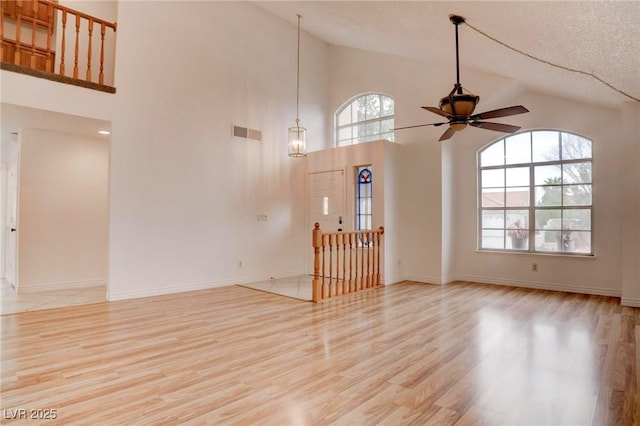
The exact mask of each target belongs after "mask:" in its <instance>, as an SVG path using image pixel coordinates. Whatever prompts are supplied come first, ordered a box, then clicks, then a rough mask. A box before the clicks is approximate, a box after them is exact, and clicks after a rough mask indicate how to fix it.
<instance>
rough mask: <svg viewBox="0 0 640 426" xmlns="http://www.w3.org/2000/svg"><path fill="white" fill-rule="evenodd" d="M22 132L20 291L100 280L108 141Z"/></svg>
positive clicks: (104, 242) (104, 248)
mask: <svg viewBox="0 0 640 426" xmlns="http://www.w3.org/2000/svg"><path fill="white" fill-rule="evenodd" d="M21 136H22V143H21V152H20V188H19V191H20V195H19V200H20V206H19V219H18V223H19V228H18V250H19V251H18V258H19V263H18V268H19V270H18V279H19V288H20V291H21V292H28V291H35V290H45V289H46V290H49V289H60V288H78V287H85V286H95V285H104V284H105V281H106V273H107V235H108V232H107V227H108V217H107V210H108V209H107V204H108V199H107V195H108V164H109V146H108V143H107V142H106V141H105V140H102V139H91V138H84V137H78V136H71V135H67V134H62V133H55V132H50V131H43V130H36V129H23V130H22V133H21Z"/></svg>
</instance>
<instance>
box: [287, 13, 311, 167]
mask: <svg viewBox="0 0 640 426" xmlns="http://www.w3.org/2000/svg"><path fill="white" fill-rule="evenodd" d="M297 16H298V56H297V58H296V62H297V63H296V66H297V68H296V125H295V126H294V127H289V157H306V156H307V129H305V128H304V127H300V18H302V16H301V15H297Z"/></svg>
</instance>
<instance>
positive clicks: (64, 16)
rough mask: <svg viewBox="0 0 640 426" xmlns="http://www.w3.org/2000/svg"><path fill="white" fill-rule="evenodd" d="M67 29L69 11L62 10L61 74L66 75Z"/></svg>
mask: <svg viewBox="0 0 640 426" xmlns="http://www.w3.org/2000/svg"><path fill="white" fill-rule="evenodd" d="M66 29H67V11H66V10H63V11H62V42H61V43H60V75H64V72H65V69H64V51H65V48H66V45H67V42H66V40H65V33H66V32H67V31H66Z"/></svg>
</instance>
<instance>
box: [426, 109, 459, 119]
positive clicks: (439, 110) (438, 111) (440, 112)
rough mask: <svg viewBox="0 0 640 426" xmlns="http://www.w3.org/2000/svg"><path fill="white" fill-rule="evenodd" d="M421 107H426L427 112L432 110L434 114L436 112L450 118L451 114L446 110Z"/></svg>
mask: <svg viewBox="0 0 640 426" xmlns="http://www.w3.org/2000/svg"><path fill="white" fill-rule="evenodd" d="M422 109H426V110H427V111H429V112H432V113H434V114H438V115H441V116H443V117H447V118H451V117H452V115H451V114H448V113H446V112H444V111H443V110H441V109H440V108H436V107H422Z"/></svg>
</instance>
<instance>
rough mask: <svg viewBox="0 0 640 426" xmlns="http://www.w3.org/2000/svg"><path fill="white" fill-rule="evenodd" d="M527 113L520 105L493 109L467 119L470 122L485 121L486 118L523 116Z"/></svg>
mask: <svg viewBox="0 0 640 426" xmlns="http://www.w3.org/2000/svg"><path fill="white" fill-rule="evenodd" d="M525 112H529V110H528V109H526V108H525V107H523V106H522V105H517V106H511V107H507V108H500V109H494V110H492V111H486V112H481V113H480V114H475V115H472V116H471V117H469V119H470V120H486V119H487V118H498V117H508V116H510V115H516V114H524V113H525Z"/></svg>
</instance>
